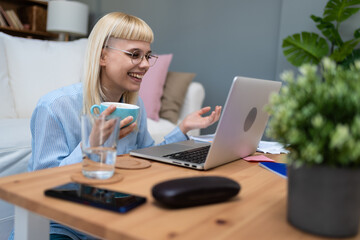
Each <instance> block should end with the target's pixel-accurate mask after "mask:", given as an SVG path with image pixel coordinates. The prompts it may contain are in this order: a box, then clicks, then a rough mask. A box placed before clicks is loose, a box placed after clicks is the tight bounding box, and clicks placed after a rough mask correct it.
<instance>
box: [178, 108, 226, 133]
mask: <svg viewBox="0 0 360 240" xmlns="http://www.w3.org/2000/svg"><path fill="white" fill-rule="evenodd" d="M210 110H211V107H204V108H202V109H200V110H199V111H196V112H193V113H190V114H189V115H187V116H186V117H185V118H184V120H183V121H182V122H181V123H180V125H179V128H180V130H181V131H182V132H183V133H184V134H186V133H187V132H188V131H190V130H192V129H196V128H207V127H208V126H210V125H212V124H213V123H215V122H217V121H218V120H219V118H220V114H221V106H216V107H215V110H214V111H212V113H211V114H210V115H209V116H206V117H203V116H202V115H203V114H205V113H207V112H209V111H210Z"/></svg>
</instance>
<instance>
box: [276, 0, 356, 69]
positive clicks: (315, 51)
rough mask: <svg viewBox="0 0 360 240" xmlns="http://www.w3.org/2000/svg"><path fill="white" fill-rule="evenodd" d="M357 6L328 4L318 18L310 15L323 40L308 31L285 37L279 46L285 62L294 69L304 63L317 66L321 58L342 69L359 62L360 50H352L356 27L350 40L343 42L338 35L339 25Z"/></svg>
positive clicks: (348, 1) (350, 0)
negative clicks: (327, 59)
mask: <svg viewBox="0 0 360 240" xmlns="http://www.w3.org/2000/svg"><path fill="white" fill-rule="evenodd" d="M359 4H360V0H330V1H328V3H327V4H326V6H325V9H324V13H323V16H322V17H317V16H315V15H311V19H312V20H313V21H314V22H315V23H316V27H317V28H318V29H319V30H320V31H321V33H322V34H323V35H324V37H325V38H326V39H325V38H324V37H322V36H320V35H318V34H317V33H311V32H301V33H296V34H294V35H292V36H288V37H286V38H285V39H284V40H283V44H282V48H283V53H284V55H285V57H286V59H287V60H288V61H289V62H290V63H291V64H293V65H294V66H297V67H299V66H301V65H302V64H304V63H314V64H318V63H319V62H320V60H321V59H322V58H323V57H325V56H328V57H330V59H332V60H333V61H335V62H336V63H337V64H341V65H343V66H345V67H348V66H349V65H350V64H351V63H353V62H354V61H355V60H356V59H360V49H359V48H356V47H357V45H358V44H359V42H360V28H358V29H356V30H355V32H354V38H353V39H350V40H348V41H345V42H344V41H343V39H342V37H341V36H340V33H339V28H340V23H342V22H344V21H345V20H347V19H348V18H350V17H351V16H352V15H354V14H356V13H357V12H358V11H359V9H360V8H359V7H360V5H359ZM329 43H330V46H329Z"/></svg>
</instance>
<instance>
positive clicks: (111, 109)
mask: <svg viewBox="0 0 360 240" xmlns="http://www.w3.org/2000/svg"><path fill="white" fill-rule="evenodd" d="M115 110H116V107H115V105H110V106H109V107H108V108H107V109H105V110H104V111H103V112H102V113H101V115H105V116H109V115H110V114H111V113H112V112H114V111H115ZM132 120H133V117H132V116H128V117H126V118H124V119H122V120H121V122H120V134H119V139H121V138H124V137H126V136H127V135H128V134H130V133H131V132H132V131H133V130H134V129H135V127H136V122H134V123H132V124H130V125H129V126H126V125H128V124H129V123H130V122H131V121H132ZM124 126H126V127H124Z"/></svg>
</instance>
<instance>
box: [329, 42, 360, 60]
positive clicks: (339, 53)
mask: <svg viewBox="0 0 360 240" xmlns="http://www.w3.org/2000/svg"><path fill="white" fill-rule="evenodd" d="M359 42H360V39H359V38H358V39H352V40H349V41H347V42H345V43H344V44H343V45H342V46H341V47H339V48H336V49H335V50H334V52H333V53H332V54H331V55H330V58H331V59H333V60H334V61H336V62H341V61H343V60H344V59H345V58H346V57H347V56H348V55H350V54H351V53H352V52H353V50H354V48H355V47H356V46H357V45H358V43H359Z"/></svg>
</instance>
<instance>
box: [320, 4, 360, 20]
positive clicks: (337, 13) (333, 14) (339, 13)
mask: <svg viewBox="0 0 360 240" xmlns="http://www.w3.org/2000/svg"><path fill="white" fill-rule="evenodd" d="M359 4H360V0H347V1H342V0H330V1H329V2H328V3H327V4H326V6H325V11H324V20H325V21H329V22H330V21H337V22H342V21H345V20H346V19H348V18H349V17H350V16H352V15H353V14H355V13H357V12H358V11H359V9H360V8H358V7H355V6H356V5H359Z"/></svg>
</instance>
